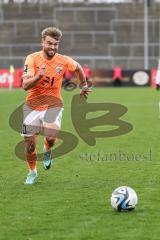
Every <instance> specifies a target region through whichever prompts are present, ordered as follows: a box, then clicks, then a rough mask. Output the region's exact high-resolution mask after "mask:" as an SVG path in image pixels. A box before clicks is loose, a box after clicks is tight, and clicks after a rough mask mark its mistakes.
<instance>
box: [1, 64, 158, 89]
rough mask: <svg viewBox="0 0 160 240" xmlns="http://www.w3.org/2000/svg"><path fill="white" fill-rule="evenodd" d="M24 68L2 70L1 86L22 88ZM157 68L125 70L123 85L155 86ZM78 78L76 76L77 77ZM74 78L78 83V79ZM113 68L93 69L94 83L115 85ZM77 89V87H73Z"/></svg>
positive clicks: (98, 85)
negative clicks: (11, 70) (12, 70)
mask: <svg viewBox="0 0 160 240" xmlns="http://www.w3.org/2000/svg"><path fill="white" fill-rule="evenodd" d="M22 72H23V69H22V68H16V69H15V70H14V72H13V73H11V72H10V71H9V69H1V70H0V88H20V87H21V86H22ZM156 72H157V70H156V69H151V71H144V70H123V78H122V80H121V85H120V86H122V87H127V86H128V87H129V86H137V87H141V86H151V87H155V78H156ZM75 79H76V78H75ZM75 79H72V81H74V82H75V83H76V84H77V85H78V81H77V80H75ZM114 83H115V82H114V80H113V70H105V69H95V70H93V71H92V85H93V86H96V87H102V86H104V87H105V86H106V87H112V86H115V84H114ZM73 89H75V88H73Z"/></svg>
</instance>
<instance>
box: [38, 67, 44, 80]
mask: <svg viewBox="0 0 160 240" xmlns="http://www.w3.org/2000/svg"><path fill="white" fill-rule="evenodd" d="M45 71H46V66H45V65H43V66H41V67H40V68H39V71H38V76H39V78H42V77H43V76H44V74H45Z"/></svg>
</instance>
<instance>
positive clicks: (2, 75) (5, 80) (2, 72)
mask: <svg viewBox="0 0 160 240" xmlns="http://www.w3.org/2000/svg"><path fill="white" fill-rule="evenodd" d="M22 72H23V70H22V68H17V69H15V70H14V72H13V73H11V72H10V70H9V69H0V88H10V89H11V88H19V87H21V85H22Z"/></svg>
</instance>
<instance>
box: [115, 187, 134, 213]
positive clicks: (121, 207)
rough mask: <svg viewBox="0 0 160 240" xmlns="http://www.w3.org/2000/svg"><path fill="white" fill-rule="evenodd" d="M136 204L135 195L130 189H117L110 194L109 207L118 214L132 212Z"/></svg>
mask: <svg viewBox="0 0 160 240" xmlns="http://www.w3.org/2000/svg"><path fill="white" fill-rule="evenodd" d="M137 203H138V197H137V194H136V192H135V191H134V190H133V189H132V188H131V187H127V186H122V187H118V188H116V189H115V190H114V191H113V193H112V196H111V205H112V207H113V209H115V210H117V211H119V212H122V211H132V210H133V209H134V208H135V206H136V205H137Z"/></svg>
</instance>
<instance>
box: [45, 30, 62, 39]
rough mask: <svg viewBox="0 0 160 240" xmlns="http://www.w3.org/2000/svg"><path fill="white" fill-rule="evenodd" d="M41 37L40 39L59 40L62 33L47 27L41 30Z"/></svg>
mask: <svg viewBox="0 0 160 240" xmlns="http://www.w3.org/2000/svg"><path fill="white" fill-rule="evenodd" d="M41 35H42V39H45V37H47V36H49V37H52V38H55V39H56V40H60V39H61V37H62V32H61V30H60V29H58V28H55V27H48V28H45V29H43V31H42V33H41Z"/></svg>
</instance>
